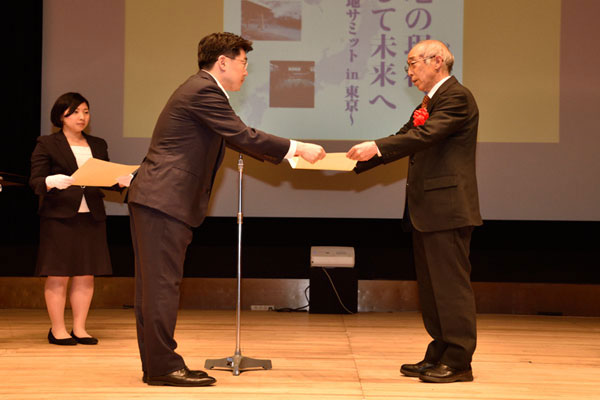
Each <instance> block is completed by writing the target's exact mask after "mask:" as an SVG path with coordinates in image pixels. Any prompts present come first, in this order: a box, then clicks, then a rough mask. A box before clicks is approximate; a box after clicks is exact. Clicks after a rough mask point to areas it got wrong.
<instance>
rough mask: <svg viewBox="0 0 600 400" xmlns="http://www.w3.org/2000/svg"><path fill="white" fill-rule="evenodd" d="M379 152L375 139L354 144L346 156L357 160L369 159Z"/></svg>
mask: <svg viewBox="0 0 600 400" xmlns="http://www.w3.org/2000/svg"><path fill="white" fill-rule="evenodd" d="M375 154H377V145H376V144H375V142H374V141H370V142H362V143H359V144H357V145H354V146H352V148H351V149H350V150H349V151H348V152H347V153H346V157H348V158H349V159H351V160H356V161H367V160H370V159H371V158H373V156H374V155H375Z"/></svg>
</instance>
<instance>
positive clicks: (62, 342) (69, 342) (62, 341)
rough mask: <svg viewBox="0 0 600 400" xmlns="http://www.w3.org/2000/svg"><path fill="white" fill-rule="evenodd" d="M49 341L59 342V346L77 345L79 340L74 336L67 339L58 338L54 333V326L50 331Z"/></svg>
mask: <svg viewBox="0 0 600 400" xmlns="http://www.w3.org/2000/svg"><path fill="white" fill-rule="evenodd" d="M48 343H51V344H57V345H59V346H75V345H76V344H77V341H76V340H75V339H73V338H72V337H70V338H66V339H57V338H55V337H54V335H53V334H52V328H50V330H49V331H48Z"/></svg>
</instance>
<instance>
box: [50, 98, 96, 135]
mask: <svg viewBox="0 0 600 400" xmlns="http://www.w3.org/2000/svg"><path fill="white" fill-rule="evenodd" d="M82 103H85V104H86V105H87V106H88V108H89V107H90V103H89V101H87V99H86V98H85V97H83V96H82V95H80V94H79V93H75V92H68V93H65V94H63V95H61V96H60V97H59V98H58V99H56V101H55V102H54V105H53V106H52V110H51V111H50V121H52V125H54V126H55V127H57V128H62V127H63V115H64V116H65V117H68V116H69V115H71V114H73V113H74V112H75V110H77V107H79V106H80V105H81V104H82ZM66 110H68V111H67V113H66V114H65V111H66Z"/></svg>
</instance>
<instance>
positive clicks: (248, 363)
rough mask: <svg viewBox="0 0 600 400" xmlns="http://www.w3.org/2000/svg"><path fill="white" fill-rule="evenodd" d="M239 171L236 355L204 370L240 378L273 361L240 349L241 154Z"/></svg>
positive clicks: (208, 364)
mask: <svg viewBox="0 0 600 400" xmlns="http://www.w3.org/2000/svg"><path fill="white" fill-rule="evenodd" d="M238 171H239V186H238V213H237V223H238V249H237V304H236V314H235V322H236V330H235V353H234V354H233V356H231V357H226V358H219V359H216V360H206V362H205V364H204V368H206V369H214V368H217V369H224V370H231V371H232V373H233V375H235V376H238V375H239V374H240V373H241V372H243V371H246V370H250V369H260V368H263V369H271V368H272V366H271V360H258V359H254V358H249V357H244V356H242V351H241V349H240V325H241V322H240V319H241V308H242V307H241V306H242V303H241V301H242V296H241V291H242V219H243V214H242V177H243V174H244V159H243V158H242V154H241V153H240V158H239V159H238Z"/></svg>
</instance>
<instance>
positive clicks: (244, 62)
mask: <svg viewBox="0 0 600 400" xmlns="http://www.w3.org/2000/svg"><path fill="white" fill-rule="evenodd" d="M225 57H227V58H229V59H230V60H233V61H239V62H241V63H242V65H243V66H244V69H248V60H247V59H245V60H242V59H239V58H233V57H229V56H225Z"/></svg>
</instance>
